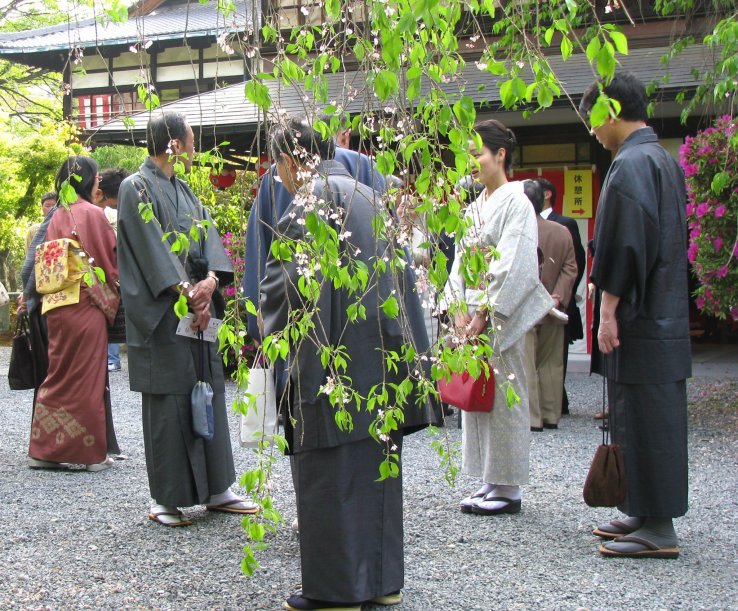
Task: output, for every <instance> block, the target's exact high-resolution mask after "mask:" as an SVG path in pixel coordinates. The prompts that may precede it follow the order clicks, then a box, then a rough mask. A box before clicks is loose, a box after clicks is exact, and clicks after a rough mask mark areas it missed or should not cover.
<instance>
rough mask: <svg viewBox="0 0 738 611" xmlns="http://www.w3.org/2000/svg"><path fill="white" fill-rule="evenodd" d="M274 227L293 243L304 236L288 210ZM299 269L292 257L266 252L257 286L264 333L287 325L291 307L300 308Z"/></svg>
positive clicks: (301, 301)
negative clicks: (275, 255) (277, 256)
mask: <svg viewBox="0 0 738 611" xmlns="http://www.w3.org/2000/svg"><path fill="white" fill-rule="evenodd" d="M292 209H293V207H292V206H290V207H289V208H288V209H287V214H285V216H283V217H282V220H281V221H280V222H279V225H278V227H277V235H279V236H280V237H282V238H284V239H286V240H292V241H295V242H298V241H302V240H305V239H306V231H305V229H304V227H305V226H304V225H300V224H299V223H296V222H294V220H293V219H291V218H290V216H289V214H288V213H289V211H290V210H292ZM299 275H300V274H299V270H298V267H297V263H296V262H295V259H294V257H293V258H292V259H291V260H284V259H277V258H275V257H273V256H272V255H271V254H270V255H269V257H268V259H267V263H266V268H265V271H264V279H263V280H262V282H261V286H260V299H259V307H260V309H261V315H262V317H263V319H264V333H265V334H266V335H271V334H272V333H278V332H280V331H282V330H284V328H285V327H286V326H287V324H288V322H289V314H290V312H291V311H292V310H294V309H298V308H301V307H303V305H304V303H303V301H304V300H303V298H302V295H301V294H300V292H299V290H298V288H297V282H298V278H299Z"/></svg>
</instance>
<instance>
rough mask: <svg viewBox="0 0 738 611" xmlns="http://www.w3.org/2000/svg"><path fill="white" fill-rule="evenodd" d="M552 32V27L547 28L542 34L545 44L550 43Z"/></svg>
mask: <svg viewBox="0 0 738 611" xmlns="http://www.w3.org/2000/svg"><path fill="white" fill-rule="evenodd" d="M554 32H555V30H554V29H553V28H548V29H547V30H546V31H545V33H544V34H543V40H545V41H546V44H547V45H551V40H552V39H553V35H554Z"/></svg>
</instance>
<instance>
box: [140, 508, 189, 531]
mask: <svg viewBox="0 0 738 611" xmlns="http://www.w3.org/2000/svg"><path fill="white" fill-rule="evenodd" d="M149 520H152V521H154V522H158V523H159V524H162V525H163V526H192V522H191V521H190V520H188V519H187V518H185V517H184V516H183V515H182V512H181V511H180V510H179V509H177V508H176V507H169V506H167V505H159V504H156V505H152V506H151V511H150V512H149Z"/></svg>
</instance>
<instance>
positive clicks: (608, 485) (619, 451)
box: [582, 378, 627, 507]
mask: <svg viewBox="0 0 738 611" xmlns="http://www.w3.org/2000/svg"><path fill="white" fill-rule="evenodd" d="M602 409H603V411H604V410H605V380H604V378H603V380H602ZM614 414H615V408H614V407H613V406H611V407H610V422H609V423H608V424H607V425H606V423H605V421H604V420H603V422H602V425H603V426H602V443H601V444H600V445H599V446H597V450H595V455H594V458H593V459H592V464H591V465H590V467H589V472H588V473H587V478H586V479H585V480H584V488H583V489H582V496H583V497H584V502H585V503H587V505H589V506H590V507H617V506H618V505H620V504H621V503H622V502H623V501H625V495H626V492H627V489H626V480H625V458H624V455H623V448H621V447H620V446H619V445H618V444H617V443H609V441H610V429H611V428H612V427H613V426H614Z"/></svg>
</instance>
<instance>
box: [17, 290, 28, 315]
mask: <svg viewBox="0 0 738 611" xmlns="http://www.w3.org/2000/svg"><path fill="white" fill-rule="evenodd" d="M15 305H16V310H17V313H18V314H25V313H26V312H28V307H27V306H26V297H25V295H24V294H23V293H21V294H20V295H18V299H16V300H15Z"/></svg>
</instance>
